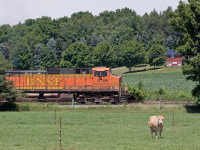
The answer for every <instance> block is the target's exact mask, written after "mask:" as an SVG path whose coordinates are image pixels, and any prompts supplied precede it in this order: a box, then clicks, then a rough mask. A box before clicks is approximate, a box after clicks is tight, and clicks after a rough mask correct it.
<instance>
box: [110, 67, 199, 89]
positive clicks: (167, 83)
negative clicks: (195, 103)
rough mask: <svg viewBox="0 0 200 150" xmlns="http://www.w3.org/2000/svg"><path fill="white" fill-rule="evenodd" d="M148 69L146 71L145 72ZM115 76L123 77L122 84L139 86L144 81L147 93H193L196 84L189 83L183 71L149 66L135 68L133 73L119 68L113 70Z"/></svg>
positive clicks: (174, 68) (178, 68)
mask: <svg viewBox="0 0 200 150" xmlns="http://www.w3.org/2000/svg"><path fill="white" fill-rule="evenodd" d="M144 68H146V71H145V70H144ZM112 72H113V74H118V75H122V82H123V83H128V84H131V85H133V86H136V87H137V85H138V82H139V81H140V80H142V82H143V84H144V89H143V90H146V91H152V90H158V89H159V88H163V89H165V90H166V91H186V92H191V90H192V89H193V88H194V87H195V85H196V83H195V82H192V81H187V80H186V79H185V78H186V76H185V75H183V74H182V69H181V67H179V66H176V67H159V68H155V69H154V68H153V67H150V66H149V65H142V66H141V67H139V66H137V67H133V69H132V71H131V73H129V72H128V69H127V68H126V67H119V68H113V69H112Z"/></svg>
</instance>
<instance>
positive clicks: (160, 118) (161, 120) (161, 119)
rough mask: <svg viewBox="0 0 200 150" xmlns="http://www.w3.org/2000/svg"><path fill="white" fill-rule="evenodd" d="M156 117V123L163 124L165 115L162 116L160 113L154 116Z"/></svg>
mask: <svg viewBox="0 0 200 150" xmlns="http://www.w3.org/2000/svg"><path fill="white" fill-rule="evenodd" d="M156 117H157V118H158V124H161V125H163V119H165V118H166V117H163V116H162V115H159V116H156Z"/></svg>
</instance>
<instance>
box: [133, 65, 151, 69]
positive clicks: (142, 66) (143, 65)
mask: <svg viewBox="0 0 200 150" xmlns="http://www.w3.org/2000/svg"><path fill="white" fill-rule="evenodd" d="M146 66H148V65H140V66H139V65H138V66H134V67H139V68H140V67H146Z"/></svg>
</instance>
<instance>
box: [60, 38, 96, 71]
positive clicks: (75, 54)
mask: <svg viewBox="0 0 200 150" xmlns="http://www.w3.org/2000/svg"><path fill="white" fill-rule="evenodd" d="M88 52H89V48H88V46H87V45H85V44H84V43H81V42H76V43H74V44H72V45H70V46H69V47H68V49H67V50H65V52H64V54H63V58H62V60H61V63H60V66H61V68H85V67H91V66H92V65H93V64H92V63H91V59H92V57H91V56H90V55H89V54H88Z"/></svg>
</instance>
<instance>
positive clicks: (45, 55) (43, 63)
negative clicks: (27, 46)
mask: <svg viewBox="0 0 200 150" xmlns="http://www.w3.org/2000/svg"><path fill="white" fill-rule="evenodd" d="M57 65H58V63H57V58H56V55H55V53H54V52H53V50H52V49H51V48H50V47H44V48H43V51H42V52H41V53H40V63H39V68H40V69H41V70H45V69H47V68H55V67H57Z"/></svg>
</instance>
